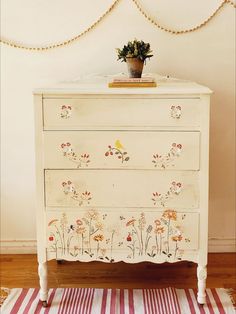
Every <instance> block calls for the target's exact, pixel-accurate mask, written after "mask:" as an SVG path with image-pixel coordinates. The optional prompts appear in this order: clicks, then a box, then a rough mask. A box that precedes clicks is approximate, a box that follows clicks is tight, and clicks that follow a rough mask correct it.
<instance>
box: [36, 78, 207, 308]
mask: <svg viewBox="0 0 236 314" xmlns="http://www.w3.org/2000/svg"><path fill="white" fill-rule="evenodd" d="M167 84H168V83H167ZM163 86H164V83H163ZM185 86H186V87H187V86H188V83H184V82H181V83H180V82H175V83H173V89H172V87H171V86H168V88H167V89H166V94H161V93H160V92H159V89H158V88H155V89H152V92H151V95H152V98H148V97H147V98H145V97H144V95H147V96H150V94H149V92H148V89H147V90H146V91H144V92H143V93H144V95H139V94H138V93H136V92H137V91H139V89H133V90H132V92H131V91H130V94H131V95H132V96H133V98H128V97H127V96H126V97H125V94H124V95H122V97H120V98H117V95H116V91H115V90H114V91H113V92H111V91H110V90H109V88H108V87H107V85H106V84H102V85H100V86H99V84H98V87H97V89H99V90H100V93H103V94H104V95H105V98H103V97H104V96H103V95H101V94H98V95H97V96H95V94H93V96H94V98H93V99H91V98H90V97H91V96H90V94H89V93H87V95H85V92H84V90H83V88H82V90H81V86H79V88H78V91H77V93H75V92H74V93H73V95H74V96H73V97H74V106H76V111H77V112H80V114H77V115H75V119H74V120H73V119H71V115H72V113H71V112H69V114H68V112H63V113H62V114H61V112H60V107H62V106H63V96H62V97H61V98H60V96H61V95H63V92H62V93H59V94H57V95H55V96H54V97H55V99H54V98H52V99H51V103H46V104H45V101H44V99H45V98H47V94H48V91H47V90H45V91H44V90H41V92H40V91H37V94H35V106H36V115H35V117H36V141H37V164H36V168H37V174H38V175H37V186H38V205H37V211H38V219H37V228H38V230H40V233H44V234H43V235H42V234H41V235H40V234H39V237H38V247H39V250H38V252H39V253H38V259H39V261H40V262H42V261H43V262H44V261H46V260H47V259H52V258H55V259H58V258H63V259H66V260H81V261H89V260H90V261H93V260H100V261H106V262H108V261H110V262H114V261H120V260H123V261H127V262H130V263H135V262H140V261H152V262H155V263H161V262H164V261H167V262H177V261H179V260H189V261H194V262H196V263H198V265H199V266H198V288H199V292H198V301H199V302H200V303H205V299H204V296H205V280H206V276H204V278H202V276H201V273H202V271H200V270H201V266H202V265H204V266H205V265H206V264H207V247H208V178H209V176H208V162H209V160H208V153H209V150H208V147H209V106H210V94H211V91H210V90H207V89H206V88H202V90H204V91H205V92H204V93H203V94H201V93H199V89H200V90H201V88H199V86H197V88H196V91H195V93H194V90H193V91H192V93H191V95H189V94H188V93H186V94H184V93H183V92H182V93H181V96H182V97H183V98H185V99H184V102H185V106H184V108H183V110H182V112H181V115H180V116H178V118H177V119H174V122H173V121H171V122H169V120H168V119H166V118H165V109H166V108H168V107H170V102H171V103H173V102H175V101H178V97H179V96H178V95H179V94H180V93H176V92H175V91H176V90H178V88H179V89H180V90H184V87H185ZM89 88H90V87H89V86H87V87H86V89H87V90H89ZM106 91H109V93H106ZM167 91H168V92H167ZM40 93H41V96H42V98H41V102H39V99H40V98H39V97H40V96H39V95H40ZM52 93H54V92H49V94H52ZM64 93H65V94H68V93H69V91H68V89H65V90H64ZM124 93H125V91H124ZM82 95H84V96H82ZM120 95H121V94H120ZM106 97H107V98H106ZM160 97H161V98H160ZM96 98H97V99H96ZM144 98H145V101H144V100H143V99H144ZM68 99H70V98H68ZM81 99H83V101H82V102H81V108H80V100H81ZM104 99H105V100H104ZM193 99H198V101H197V103H194V104H193ZM180 100H181V97H180ZM181 101H182V100H181ZM119 102H120V104H121V106H120V107H119ZM135 102H137V106H138V110H137V112H135V111H134V113H135V117H134V120H129V122H127V124H128V125H127V126H124V125H123V124H122V122H121V121H122V117H123V116H124V112H125V109H126V107H127V108H128V110H129V108H130V105H131V106H132V107H134V105H135ZM55 103H56V104H57V106H56V108H57V110H51V108H50V106H51V107H52V108H53V109H55ZM104 103H106V104H109V110H108V112H107V111H106V110H104ZM58 104H59V105H58ZM84 104H86V105H84ZM45 105H46V106H45ZM99 105H100V106H101V109H100V110H99ZM192 105H194V108H195V111H196V112H198V121H199V123H198V125H199V126H198V125H197V126H196V124H195V123H194V119H191V117H192V116H194V115H195V113H194V112H192V113H191V111H189V110H188V106H189V107H191V106H192ZM66 106H68V105H66ZM155 106H156V107H155ZM113 108H114V113H113ZM147 108H148V109H149V110H147ZM62 109H63V107H62ZM68 109H69V110H71V106H69V108H68V107H66V110H68ZM39 111H41V112H39ZM93 111H94V112H93ZM163 111H164V114H163ZM185 112H187V113H188V114H189V115H190V118H189V120H190V121H189V124H188V123H187V124H185V127H186V128H187V129H188V131H190V132H191V131H192V132H193V131H195V134H196V135H197V136H198V135H199V134H198V133H200V141H193V142H192V145H193V146H194V151H195V155H196V156H197V158H199V160H200V167H197V168H196V169H195V170H194V171H193V170H192V171H190V170H189V169H188V167H186V166H183V169H182V170H181V171H177V170H167V169H166V168H164V169H152V170H151V169H150V167H149V166H148V167H147V165H146V163H145V162H143V164H142V162H141V170H140V169H138V167H135V166H134V167H133V169H132V168H131V169H124V168H122V166H121V164H122V163H123V162H126V163H127V164H129V163H130V161H131V159H130V156H129V154H128V153H127V154H125V155H124V156H123V155H122V153H123V152H124V147H123V144H124V141H123V140H122V143H123V144H121V140H120V139H121V137H122V136H123V135H124V134H126V132H127V129H129V126H138V127H139V129H140V131H141V132H142V133H143V135H147V136H148V135H150V134H151V135H152V137H153V139H154V140H156V145H157V146H158V147H160V148H161V147H162V145H165V142H166V140H167V139H168V137H169V138H172V136H173V138H172V140H171V142H173V141H174V138H175V134H176V132H178V133H179V139H180V141H182V140H181V135H182V136H183V140H184V139H185V137H186V134H189V133H186V131H183V130H182V128H181V127H183V123H181V121H182V119H183V121H185V119H186V117H185V116H184V115H185ZM96 113H99V114H97V120H96V123H94V116H95V115H96ZM103 113H104V114H103ZM149 116H150V117H152V118H153V117H154V119H153V123H154V127H155V129H156V132H150V131H149V130H145V126H146V125H148V124H149V127H150V128H151V129H152V124H151V125H150V123H149V121H150V120H149ZM187 116H188V115H187ZM155 117H157V118H156V121H155ZM171 118H173V117H172V116H171ZM70 119H71V120H70ZM80 119H81V121H82V123H81V124H82V126H83V121H85V125H86V126H87V127H89V128H90V131H91V132H92V133H91V134H92V136H94V137H95V138H96V136H98V139H99V137H101V141H98V142H99V145H100V146H104V150H105V154H100V153H98V154H97V152H98V151H97V150H96V149H95V150H94V158H95V160H96V159H98V160H100V159H101V160H104V159H106V158H107V157H112V158H113V157H114V158H116V157H117V156H119V157H120V158H119V159H120V166H116V167H115V169H113V166H112V165H113V164H112V163H111V166H110V167H109V166H108V167H104V166H103V165H104V163H102V162H101V166H98V168H97V169H94V170H92V169H89V166H88V167H85V168H82V167H81V168H79V169H78V168H76V169H71V167H67V165H65V166H64V168H63V167H60V168H61V169H58V168H56V163H55V164H53V162H51V164H50V165H51V166H50V167H48V163H47V159H45V158H44V156H45V155H46V156H47V155H50V154H52V153H51V151H52V150H53V149H56V150H57V149H58V148H57V147H55V145H54V146H53V147H51V145H48V144H46V145H44V143H45V141H44V138H48V134H50V133H51V132H52V131H50V127H51V126H53V129H54V131H53V133H51V134H53V137H54V140H56V141H58V140H61V135H62V134H66V131H65V130H71V127H70V123H71V124H72V126H73V128H74V131H73V136H79V135H81V134H82V135H83V136H84V137H83V138H81V140H80V141H81V146H82V147H83V145H84V143H86V135H88V138H89V136H90V135H89V131H86V132H85V131H83V130H80ZM90 120H91V121H90ZM45 121H47V123H46V128H45V124H44V122H45ZM55 121H60V123H56V124H55V123H54V122H55ZM68 121H69V122H68ZM117 121H118V123H117ZM163 121H164V122H165V123H164V126H165V127H166V130H163V128H162V127H163ZM113 123H114V125H115V126H116V124H118V126H119V127H120V130H119V131H116V132H117V133H116V134H117V137H116V139H115V138H114V141H115V148H117V149H118V150H116V152H117V153H118V155H114V154H113V153H112V155H109V156H106V150H107V146H106V144H105V143H106V142H105V141H104V138H105V139H106V136H107V135H106V134H108V135H109V136H110V134H112V131H111V130H110V128H114V126H113ZM97 125H99V126H101V127H102V128H104V129H105V130H106V132H105V131H104V129H102V130H99V128H97ZM110 125H111V126H112V127H110ZM159 125H160V126H159ZM196 127H197V130H198V132H197V130H196ZM158 128H160V129H158ZM95 131H96V132H95ZM125 131H126V132H125ZM167 131H168V132H167ZM70 132H71V131H70ZM129 132H130V134H132V136H133V139H132V141H129V140H128V141H127V146H126V148H125V150H127V152H128V151H129V146H128V145H130V151H131V155H132V145H137V146H139V145H140V140H141V139H142V137H141V138H140V136H139V132H137V131H133V130H130V131H129ZM127 134H128V133H127ZM163 134H164V136H163ZM166 134H167V136H166ZM190 134H191V133H190ZM128 136H129V135H128ZM103 137H104V138H103ZM74 140H75V142H76V138H74ZM158 141H159V142H160V145H158ZM169 141H170V140H169ZM169 141H168V142H169ZM46 142H47V141H46ZM89 143H90V145H91V149H92V150H93V148H92V145H93V142H91V141H89V140H88V143H87V144H89ZM141 143H142V144H141V146H142V149H141V150H140V151H137V150H136V151H135V152H134V153H133V158H134V159H135V158H136V154H140V155H145V154H146V151H149V150H150V146H152V142H150V141H148V140H147V141H145V138H144V139H143V140H142V141H141ZM163 143H164V144H163ZM63 145H66V147H67V148H68V147H70V143H69V146H68V145H67V143H65V144H63ZM175 145H176V144H175ZM62 148H63V149H64V146H63V147H62ZM110 148H112V147H110ZM146 148H147V149H146ZM181 148H182V146H181ZM88 149H89V146H88ZM69 153H70V155H69V156H72V157H73V156H74V155H73V151H69ZM96 154H97V155H96ZM53 155H54V154H53ZM54 156H56V155H54ZM127 156H129V157H128V158H127ZM64 157H67V156H66V155H65V156H64ZM123 158H127V160H125V159H123ZM107 163H108V162H107ZM174 163H175V161H173V164H174ZM108 165H109V163H108ZM134 165H135V163H134ZM106 168H108V169H106ZM43 185H44V190H42V189H41V187H42V186H43ZM107 208H108V209H107ZM131 208H133V211H131V210H130V209H131ZM170 208H171V209H170ZM155 209H156V210H155ZM45 235H47V244H46V243H45ZM103 241H104V243H106V244H103ZM182 242H183V243H182ZM45 250H47V253H48V254H47V255H46V258H45ZM40 283H41V288H42V289H43V287H44V280H43V278H41V280H40Z"/></svg>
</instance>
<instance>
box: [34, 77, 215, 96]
mask: <svg viewBox="0 0 236 314" xmlns="http://www.w3.org/2000/svg"><path fill="white" fill-rule="evenodd" d="M148 76H150V74H148ZM151 76H152V77H154V78H155V80H156V83H157V87H149V88H145V87H137V88H135V87H132V88H131V87H130V88H123V87H122V88H109V87H108V83H109V82H111V81H112V78H114V77H116V76H115V75H113V76H111V75H107V76H105V75H104V76H100V75H89V76H84V77H80V78H78V79H75V80H73V81H69V82H61V83H59V84H56V85H55V86H50V87H44V88H38V89H35V90H34V94H44V95H54V94H59V95H60V94H72V95H75V94H99V95H102V94H109V95H121V94H122V95H124V94H126V95H168V94H172V95H173V94H176V95H181V94H188V95H191V94H211V93H212V91H211V90H210V89H209V88H208V87H206V86H202V85H199V84H197V83H195V82H191V81H187V80H181V79H176V78H172V77H167V76H160V75H157V74H154V75H153V74H151Z"/></svg>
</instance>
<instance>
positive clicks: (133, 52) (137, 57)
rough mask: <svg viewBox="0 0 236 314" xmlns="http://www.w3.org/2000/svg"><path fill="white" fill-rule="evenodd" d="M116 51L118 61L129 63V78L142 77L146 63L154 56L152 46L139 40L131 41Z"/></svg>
mask: <svg viewBox="0 0 236 314" xmlns="http://www.w3.org/2000/svg"><path fill="white" fill-rule="evenodd" d="M116 50H117V54H118V60H121V62H126V63H127V66H128V72H129V77H141V76H142V71H143V65H144V62H145V61H146V59H147V58H151V57H152V56H153V55H152V54H151V53H152V51H151V49H150V44H149V43H145V42H143V41H142V40H137V39H135V40H134V41H129V42H128V44H127V45H124V47H123V48H122V49H119V48H117V49H116Z"/></svg>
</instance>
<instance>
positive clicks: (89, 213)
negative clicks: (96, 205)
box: [86, 209, 98, 220]
mask: <svg viewBox="0 0 236 314" xmlns="http://www.w3.org/2000/svg"><path fill="white" fill-rule="evenodd" d="M86 217H87V218H88V219H93V220H98V211H97V210H95V209H90V210H89V211H87V213H86Z"/></svg>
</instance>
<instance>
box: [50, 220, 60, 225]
mask: <svg viewBox="0 0 236 314" xmlns="http://www.w3.org/2000/svg"><path fill="white" fill-rule="evenodd" d="M57 221H58V219H53V220H51V221H50V222H49V223H48V226H51V225H52V224H54V223H56V222H57Z"/></svg>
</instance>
